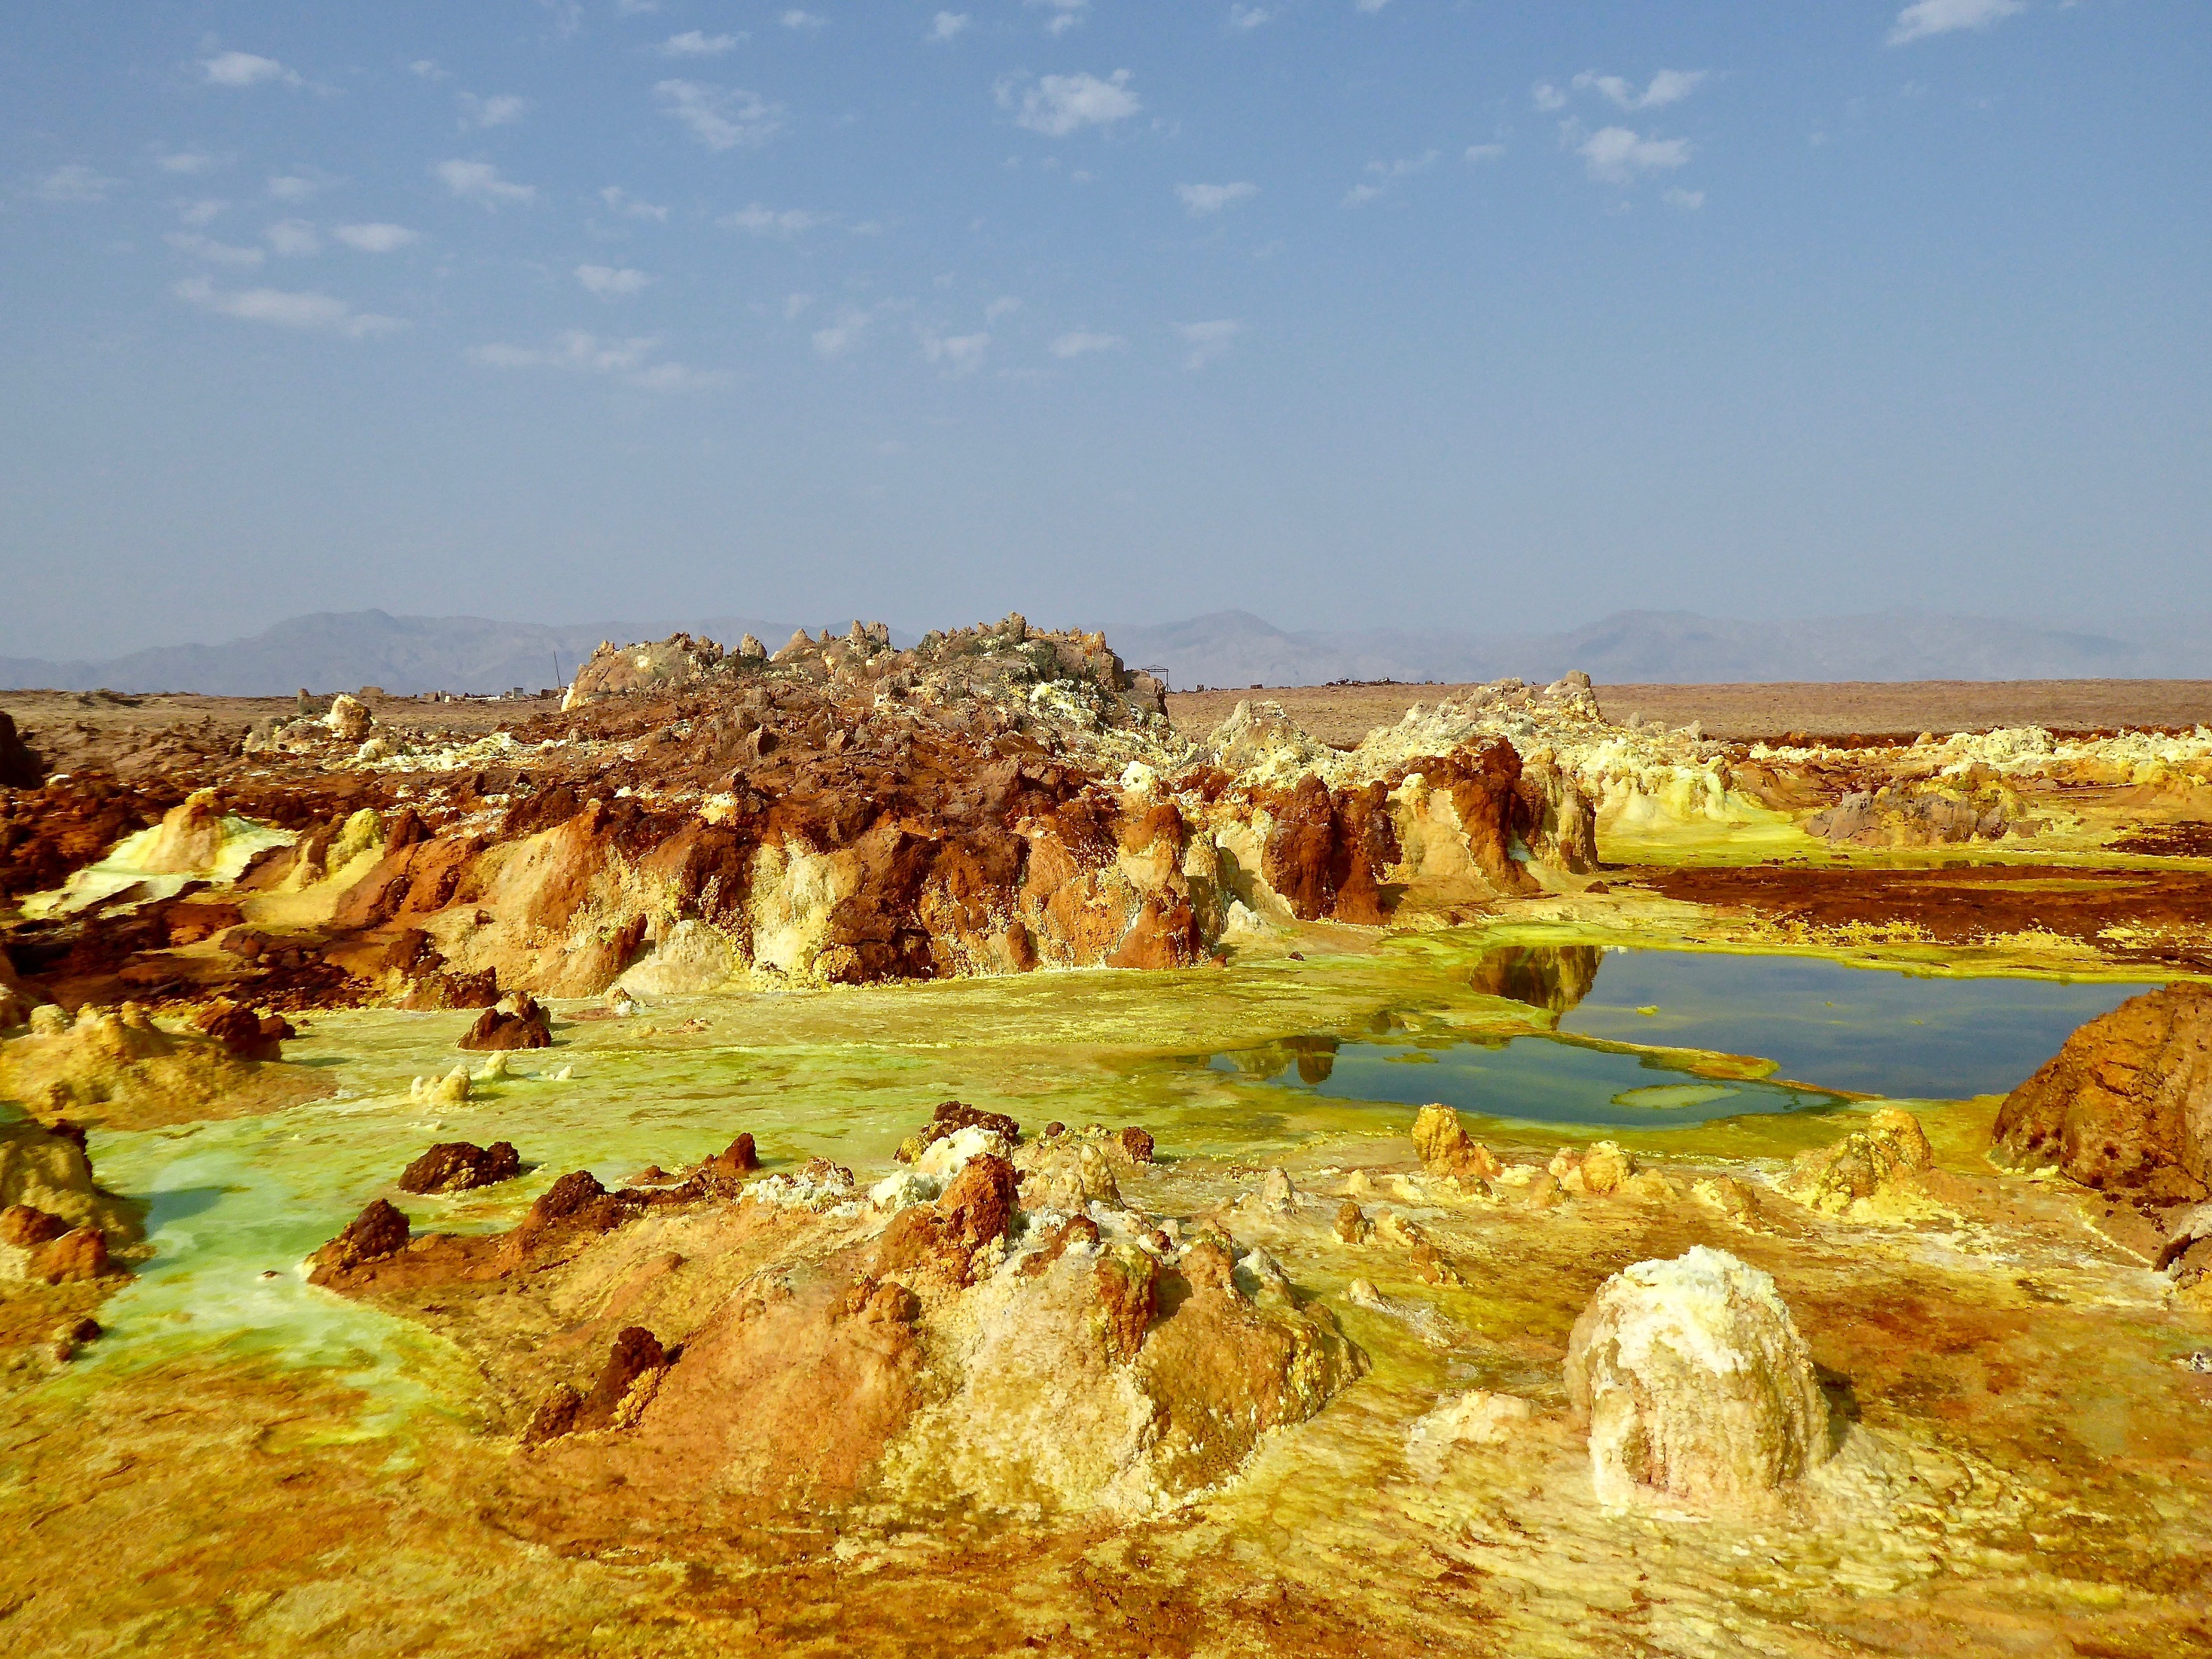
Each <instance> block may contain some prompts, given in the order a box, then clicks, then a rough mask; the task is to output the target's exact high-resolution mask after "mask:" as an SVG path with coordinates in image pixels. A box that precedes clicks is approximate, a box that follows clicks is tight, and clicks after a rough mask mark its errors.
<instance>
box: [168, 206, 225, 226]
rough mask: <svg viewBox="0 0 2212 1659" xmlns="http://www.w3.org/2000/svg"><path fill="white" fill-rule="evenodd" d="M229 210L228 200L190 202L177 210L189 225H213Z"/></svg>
mask: <svg viewBox="0 0 2212 1659" xmlns="http://www.w3.org/2000/svg"><path fill="white" fill-rule="evenodd" d="M229 210H230V204H229V203H228V202H213V201H210V202H188V203H186V204H185V205H184V206H183V207H181V208H179V209H178V210H177V216H178V217H179V219H182V220H183V221H184V222H185V223H186V224H188V225H211V224H213V223H214V222H216V220H217V219H219V218H221V217H222V216H223V215H224V214H225V213H227V212H228V211H229Z"/></svg>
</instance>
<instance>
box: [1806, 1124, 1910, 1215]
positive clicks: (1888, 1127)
mask: <svg viewBox="0 0 2212 1659" xmlns="http://www.w3.org/2000/svg"><path fill="white" fill-rule="evenodd" d="M1935 1164H1936V1152H1935V1149H1934V1148H1933V1147H1931V1146H1929V1144H1928V1136H1927V1134H1926V1133H1925V1132H1923V1130H1922V1128H1921V1127H1920V1120H1919V1119H1917V1118H1916V1117H1915V1116H1913V1115H1912V1114H1911V1113H1910V1112H1908V1111H1905V1110H1904V1109H1902V1108H1900V1107H1896V1106H1884V1107H1882V1108H1881V1109H1879V1110H1877V1111H1876V1112H1875V1114H1874V1115H1872V1116H1871V1117H1870V1118H1869V1119H1868V1120H1867V1126H1866V1127H1865V1128H1863V1129H1857V1130H1854V1131H1852V1132H1851V1133H1850V1134H1847V1135H1845V1136H1844V1138H1843V1139H1841V1140H1839V1141H1837V1142H1836V1143H1835V1144H1834V1145H1833V1146H1820V1147H1815V1148H1814V1149H1812V1150H1811V1151H1808V1152H1800V1153H1799V1154H1798V1155H1797V1159H1796V1163H1795V1164H1792V1165H1791V1166H1790V1173H1789V1174H1788V1175H1786V1176H1784V1177H1783V1178H1782V1182H1781V1183H1780V1184H1781V1188H1782V1190H1783V1191H1784V1193H1786V1194H1789V1195H1790V1197H1792V1198H1794V1199H1796V1200H1797V1201H1798V1202H1799V1203H1801V1204H1804V1205H1807V1206H1809V1207H1811V1208H1813V1209H1815V1210H1822V1211H1825V1212H1827V1213H1828V1214H1830V1215H1842V1214H1844V1213H1846V1212H1849V1211H1850V1209H1851V1207H1852V1206H1854V1205H1856V1204H1859V1203H1863V1202H1864V1201H1865V1200H1869V1199H1873V1198H1877V1197H1880V1196H1881V1195H1882V1194H1894V1193H1897V1192H1899V1191H1900V1190H1901V1189H1902V1188H1904V1187H1905V1185H1906V1183H1907V1182H1909V1181H1910V1179H1911V1177H1912V1176H1917V1175H1922V1174H1924V1173H1926V1172H1927V1171H1928V1170H1930V1169H1933V1168H1934V1167H1935Z"/></svg>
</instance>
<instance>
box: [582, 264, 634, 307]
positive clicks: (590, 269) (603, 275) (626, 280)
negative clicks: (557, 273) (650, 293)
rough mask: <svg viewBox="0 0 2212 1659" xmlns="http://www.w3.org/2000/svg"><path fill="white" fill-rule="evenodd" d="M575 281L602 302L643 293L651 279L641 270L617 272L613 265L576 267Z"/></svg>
mask: <svg viewBox="0 0 2212 1659" xmlns="http://www.w3.org/2000/svg"><path fill="white" fill-rule="evenodd" d="M576 280H577V281H578V282H580V283H582V284H583V285H584V291H585V292H586V293H587V294H590V295H594V296H596V297H597V298H599V299H602V300H623V299H627V298H629V295H633V294H641V293H643V292H644V291H645V289H646V288H647V286H648V285H649V284H650V283H652V281H653V278H652V277H650V276H647V275H646V274H645V273H644V272H643V271H641V270H617V268H616V267H615V266H613V265H578V266H577V267H576Z"/></svg>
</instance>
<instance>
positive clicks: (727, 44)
mask: <svg viewBox="0 0 2212 1659" xmlns="http://www.w3.org/2000/svg"><path fill="white" fill-rule="evenodd" d="M750 38H751V37H750V36H748V35H744V34H702V33H700V32H699V31H698V30H697V29H686V30H684V33H681V34H671V35H670V36H669V37H668V38H667V39H666V40H663V41H662V42H661V43H660V44H659V46H655V47H654V48H653V50H654V51H655V52H659V54H660V55H661V56H662V57H663V58H718V57H720V55H721V54H722V53H724V52H727V51H729V50H730V49H731V48H732V47H733V46H736V45H737V44H738V42H739V41H741V40H749V39H750Z"/></svg>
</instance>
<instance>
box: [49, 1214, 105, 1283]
mask: <svg viewBox="0 0 2212 1659" xmlns="http://www.w3.org/2000/svg"><path fill="white" fill-rule="evenodd" d="M114 1270H115V1269H114V1267H113V1265H112V1263H111V1262H110V1261H108V1259H107V1239H106V1235H104V1234H103V1233H101V1231H100V1229H99V1228H97V1227H74V1228H71V1229H70V1231H68V1232H65V1233H64V1234H63V1235H62V1236H61V1237H58V1238H57V1239H55V1240H54V1241H53V1242H52V1243H50V1244H48V1245H46V1247H45V1248H44V1249H41V1250H40V1252H39V1253H38V1255H35V1256H33V1258H32V1259H31V1277H32V1278H33V1279H43V1280H45V1281H46V1283H47V1284H49V1285H77V1284H84V1283H88V1282H89V1281H90V1280H92V1279H102V1278H105V1277H106V1275H107V1274H109V1273H112V1272H113V1271H114Z"/></svg>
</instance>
